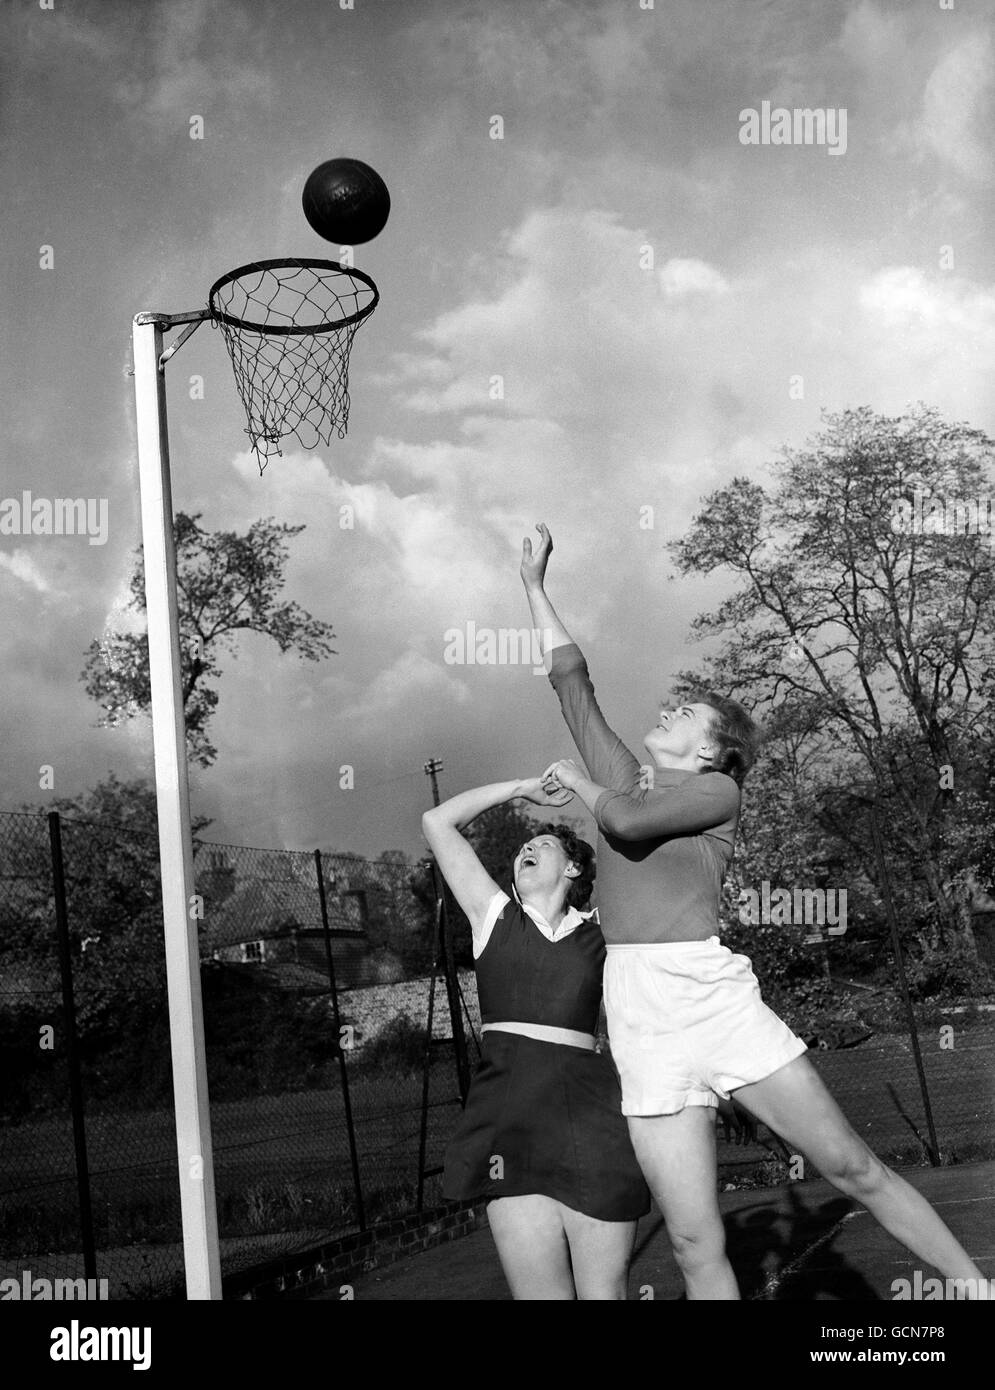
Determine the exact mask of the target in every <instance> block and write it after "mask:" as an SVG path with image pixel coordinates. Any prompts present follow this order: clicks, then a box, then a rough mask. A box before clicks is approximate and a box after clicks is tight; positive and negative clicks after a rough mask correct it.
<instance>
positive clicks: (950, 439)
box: [674, 406, 995, 946]
mask: <svg viewBox="0 0 995 1390" xmlns="http://www.w3.org/2000/svg"><path fill="white" fill-rule="evenodd" d="M823 420H824V427H823V430H822V433H821V435H820V436H819V437H818V438H817V439H816V441H814V443H813V444H811V445H810V446H809V447H807V448H805V449H802V450H797V451H791V450H783V451H782V455H781V458H780V460H779V462H778V463H776V464H775V465H774V470H773V471H774V479H775V486H774V487H773V488H772V489H771V490H770V491H766V490H765V489H763V488H762V487H760V486H759V485H758V484H756V483H754V482H751V481H750V480H749V479H747V478H742V477H739V478H736V479H734V480H733V482H732V483H731V484H730V485H729V486H728V487H725V488H722V489H720V490H719V491H717V492H715V493H713V494H712V495H711V496H710V497H708V498H707V499H706V501H705V504H704V507H703V509H702V511H701V512H700V514H699V515H698V516H697V518H696V519H695V521H694V522H693V524H692V526H691V528H690V531H689V532H688V534H687V535H686V536H685V537H684V539H683V540H681V541H679V542H678V543H677V544H676V545H675V547H674V554H675V556H676V559H677V563H678V565H679V567H680V569H681V571H682V573H684V574H689V573H699V574H709V573H712V572H713V571H715V570H718V569H726V570H728V571H730V572H731V573H732V574H733V575H734V576H735V578H736V579H737V580H738V581H739V583H738V586H737V587H736V588H735V590H734V591H733V592H732V594H731V595H730V596H729V597H728V598H727V599H726V600H725V601H724V602H723V603H722V604H721V605H720V606H719V607H718V609H717V610H716V611H714V612H712V613H706V614H702V615H700V616H699V617H698V618H696V620H695V623H694V630H695V633H696V634H697V635H698V636H700V637H714V638H719V639H720V640H721V645H720V647H719V649H718V651H717V653H716V654H715V655H714V656H712V657H711V658H710V659H709V660H708V661H707V662H706V663H705V664H704V665H703V667H702V668H701V669H700V670H698V671H695V672H682V673H681V675H680V678H679V683H678V693H679V694H680V695H681V696H682V697H684V698H686V697H687V695H688V694H689V692H690V691H692V690H694V689H697V690H700V689H701V688H702V687H703V686H707V687H711V688H714V689H718V690H721V691H724V692H727V693H729V694H738V695H740V696H744V697H746V698H747V699H748V700H751V701H753V702H754V703H755V704H757V705H758V706H760V708H761V709H762V710H763V711H764V712H765V713H766V714H767V716H768V723H769V726H770V727H769V731H770V736H771V737H770V741H769V746H771V747H772V749H776V750H777V754H778V756H779V757H780V759H781V763H782V767H783V768H784V769H786V772H787V778H786V784H785V797H786V798H787V800H788V801H789V802H790V801H791V800H792V799H795V798H798V797H801V799H802V802H803V803H805V804H807V806H808V807H809V808H810V809H811V811H812V813H813V814H814V815H815V816H816V818H817V820H818V823H819V824H820V825H821V826H822V828H823V829H824V830H825V831H827V832H828V833H830V834H832V835H833V836H834V837H836V838H837V839H838V840H839V841H841V842H842V843H844V844H846V845H848V846H849V848H850V851H851V852H852V854H853V855H854V856H855V858H856V859H857V861H858V862H860V863H862V864H863V865H864V866H865V867H866V870H867V873H868V875H869V877H870V878H872V879H876V878H877V869H876V867H875V865H874V861H873V858H872V856H871V855H870V852H869V846H870V835H869V831H868V819H867V806H866V802H865V801H864V800H861V797H863V796H865V795H866V794H868V793H869V794H871V795H872V797H873V800H874V802H875V803H876V806H877V811H878V816H879V820H880V821H881V823H882V824H883V825H884V826H885V827H886V829H887V833H888V846H889V853H890V854H892V855H893V856H894V860H895V862H894V866H893V872H892V878H893V880H894V882H895V884H896V887H897V891H898V893H899V896H900V903H901V907H902V910H903V917H904V918H905V919H906V920H911V921H912V922H914V923H915V924H916V925H917V926H918V928H919V930H920V932H921V933H922V940H923V943H924V944H925V945H931V946H936V945H937V944H940V943H941V942H944V941H947V942H951V941H955V940H966V941H967V943H968V945H970V937H969V931H968V930H967V928H966V922H965V914H964V911H963V895H962V893H961V892H960V891H959V888H958V884H957V877H958V866H957V864H956V863H955V862H954V861H955V859H956V856H953V857H952V855H951V852H950V850H951V836H952V834H953V831H954V827H955V826H956V825H957V823H958V821H959V820H961V819H963V817H964V816H965V815H971V816H976V815H977V814H978V812H979V806H980V807H982V808H983V810H982V812H981V813H982V814H983V816H984V817H985V825H984V833H983V835H982V839H983V840H985V841H986V842H987V843H989V844H990V843H991V840H992V836H993V834H995V816H993V800H992V772H993V768H995V737H993V735H995V707H993V700H992V697H993V694H995V557H993V554H992V551H991V549H990V548H989V545H988V543H987V542H988V539H989V538H987V537H986V536H984V535H983V534H978V533H977V530H976V531H974V532H973V533H972V532H971V531H969V530H968V531H965V530H961V531H960V532H959V533H951V532H950V528H949V525H948V524H944V525H942V526H941V522H943V523H947V519H948V518H949V517H951V516H956V515H957V514H955V513H954V512H953V507H954V504H955V503H958V502H959V503H965V502H970V499H984V498H985V497H986V496H989V495H990V494H991V491H992V481H991V475H990V458H991V451H992V447H993V441H992V440H990V439H989V438H988V437H987V436H986V435H984V434H983V433H982V432H981V431H979V430H975V429H971V428H969V427H968V426H967V425H963V424H949V423H947V422H945V421H944V420H942V419H941V418H940V416H939V415H938V414H937V413H936V412H935V411H933V410H931V409H928V408H926V407H925V406H919V407H917V408H916V409H915V410H913V411H911V412H910V413H909V414H907V415H904V416H901V417H898V418H887V417H883V416H879V415H876V414H874V413H873V412H872V411H871V410H869V409H867V408H862V409H857V410H847V411H843V412H842V413H840V414H827V415H824V417H823ZM924 499H925V505H924ZM917 505H918V507H919V515H920V516H923V515H925V516H926V517H927V520H926V521H925V522H924V523H923V524H922V526H921V527H920V529H919V532H918V533H917V531H916V529H915V528H914V527H911V526H908V525H907V522H906V520H905V519H907V518H908V517H909V515H910V514H911V513H913V509H914V508H915V507H916V506H917ZM965 515H966V513H964V512H963V511H962V512H961V513H960V516H961V520H962V521H963V518H964V516H965ZM903 525H905V527H906V529H902V527H903ZM981 529H983V528H978V530H981ZM923 532H925V534H923ZM954 789H956V790H954ZM960 791H963V792H965V793H967V792H970V793H971V795H970V797H965V798H964V805H963V808H959V807H958V794H957V793H958V792H960ZM968 803H970V805H969V806H968ZM955 838H956V837H955ZM961 867H963V866H961ZM923 900H925V902H926V904H927V910H926V911H925V912H924V910H923V906H922V904H923Z"/></svg>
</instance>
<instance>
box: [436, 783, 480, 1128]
mask: <svg viewBox="0 0 995 1390" xmlns="http://www.w3.org/2000/svg"><path fill="white" fill-rule="evenodd" d="M441 771H442V759H441V758H429V760H428V762H427V763H426V764H425V775H426V776H427V777H428V778H429V780H430V781H431V783H432V805H433V806H438V804H439V783H438V780H437V778H438V774H439V773H440V772H441ZM432 882H433V885H434V888H435V901H436V910H437V913H438V919H439V930H440V933H441V936H442V957H443V961H444V969H445V979H446V998H447V999H448V1000H449V1018H450V1022H451V1024H452V1029H453V1049H454V1051H455V1053H456V1081H457V1084H458V1086H459V1094H460V1100H461V1101H463V1102H464V1104H465V1103H466V1097H467V1092H468V1091H469V1089H470V1059H469V1057H468V1056H467V1050H466V1033H465V1032H464V1029H463V1014H462V1012H461V1010H460V992H459V981H458V979H457V975H456V954H455V951H454V949H453V931H452V921H451V919H450V916H449V910H448V906H449V905H448V902H447V900H446V885H445V882H444V881H443V878H442V875H441V874H440V873H439V866H438V864H436V862H435V858H434V856H433V858H432Z"/></svg>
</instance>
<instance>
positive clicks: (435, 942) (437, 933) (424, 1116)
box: [415, 902, 442, 1211]
mask: <svg viewBox="0 0 995 1390" xmlns="http://www.w3.org/2000/svg"><path fill="white" fill-rule="evenodd" d="M441 928H442V904H441V902H438V903H436V906H435V930H434V931H433V933H432V974H431V975H430V976H429V982H428V1022H427V1023H426V1025H425V1056H424V1058H423V1060H422V1078H421V1122H420V1124H419V1126H418V1196H417V1199H416V1201H415V1210H416V1211H421V1210H422V1209H423V1208H424V1206H425V1179H426V1178H427V1177H428V1176H429V1175H428V1173H426V1172H425V1153H426V1150H427V1148H428V1096H429V1081H430V1077H431V1071H432V1032H433V1024H434V1021H435V982H436V980H437V979H438V975H439V956H440V953H441V948H442V930H441Z"/></svg>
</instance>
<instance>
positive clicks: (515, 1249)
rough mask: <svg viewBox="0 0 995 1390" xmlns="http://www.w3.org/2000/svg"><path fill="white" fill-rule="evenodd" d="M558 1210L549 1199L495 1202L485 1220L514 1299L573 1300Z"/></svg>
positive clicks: (499, 1199)
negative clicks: (488, 1225)
mask: <svg viewBox="0 0 995 1390" xmlns="http://www.w3.org/2000/svg"><path fill="white" fill-rule="evenodd" d="M561 1212H562V1208H561V1207H560V1204H559V1202H554V1201H553V1199H552V1197H543V1196H540V1195H539V1194H538V1193H536V1194H530V1195H529V1196H526V1197H497V1198H495V1200H494V1201H493V1202H488V1203H487V1220H488V1223H489V1224H490V1228H491V1234H492V1235H493V1237H494V1244H495V1245H496V1246H497V1252H498V1258H499V1259H500V1261H501V1268H502V1269H503V1270H504V1277H505V1278H506V1279H507V1281H508V1287H509V1288H510V1289H511V1296H512V1298H514V1299H532V1300H536V1301H539V1300H543V1301H548V1300H553V1299H560V1300H563V1299H574V1298H576V1297H577V1292H576V1289H575V1288H574V1280H573V1274H572V1273H571V1269H570V1248H569V1246H568V1244H567V1234H566V1231H565V1230H564V1228H563V1217H562V1214H561Z"/></svg>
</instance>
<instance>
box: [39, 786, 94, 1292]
mask: <svg viewBox="0 0 995 1390" xmlns="http://www.w3.org/2000/svg"><path fill="white" fill-rule="evenodd" d="M48 839H49V844H50V846H51V850H52V888H53V890H54V896H55V934H56V938H57V940H58V943H59V973H60V975H61V977H62V1009H63V1014H64V1017H65V1026H66V1058H67V1063H68V1066H69V1107H70V1110H71V1111H72V1117H73V1146H74V1148H75V1152H76V1190H77V1192H78V1193H79V1228H80V1239H81V1241H82V1245H83V1272H84V1273H85V1275H86V1277H87V1279H96V1277H97V1251H96V1246H95V1244H94V1239H93V1208H92V1206H91V1203H90V1165H89V1163H88V1161H87V1155H86V1124H85V1121H84V1117H83V1079H82V1075H81V1073H80V1065H79V1047H78V1043H77V1037H76V1005H75V1001H74V999H73V963H72V952H71V950H70V946H69V914H68V912H67V910H66V875H65V868H64V865H63V860H62V823H61V821H60V820H59V813H58V811H49V813H48Z"/></svg>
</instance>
